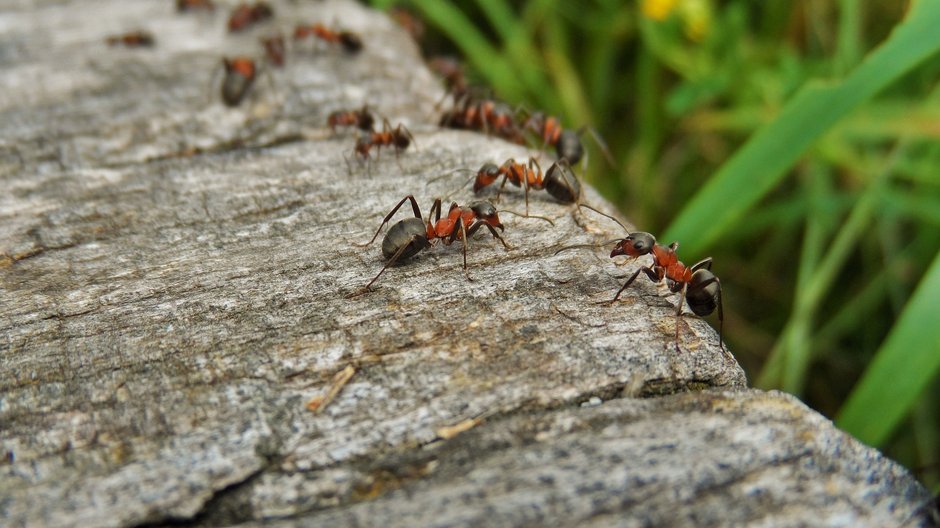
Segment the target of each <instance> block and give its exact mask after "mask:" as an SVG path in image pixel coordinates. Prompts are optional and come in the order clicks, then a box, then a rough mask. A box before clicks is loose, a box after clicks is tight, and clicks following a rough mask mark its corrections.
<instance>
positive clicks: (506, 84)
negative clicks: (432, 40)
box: [411, 0, 525, 101]
mask: <svg viewBox="0 0 940 528" xmlns="http://www.w3.org/2000/svg"><path fill="white" fill-rule="evenodd" d="M411 4H412V5H414V6H415V8H416V9H418V10H419V11H420V12H421V13H422V15H424V17H425V19H427V20H429V21H430V22H431V23H432V24H434V25H435V26H437V27H438V29H440V30H441V32H442V33H444V34H445V35H447V36H448V37H450V39H451V40H452V41H453V42H454V43H455V44H456V45H457V47H458V48H460V51H461V52H463V54H464V56H466V57H467V59H468V60H469V61H470V64H472V65H473V67H474V68H475V69H476V70H477V71H479V72H480V74H481V75H483V76H484V77H485V78H486V80H487V82H488V83H489V84H490V85H491V86H493V88H494V89H496V91H497V92H499V93H500V94H501V95H502V96H503V97H505V98H507V99H510V100H514V101H519V100H521V99H522V97H523V94H524V92H525V90H524V88H523V85H522V83H521V82H520V81H519V76H518V75H517V74H516V72H514V71H513V69H512V67H511V66H510V64H509V62H508V61H506V59H505V58H503V56H502V55H501V54H500V53H499V52H498V51H497V50H496V48H494V47H493V46H492V45H491V44H490V42H489V41H488V40H487V39H486V37H484V36H483V34H482V33H481V32H480V30H478V29H477V27H476V26H475V25H474V24H473V22H471V21H470V20H469V19H468V18H467V16H466V15H464V14H463V13H462V12H461V11H460V10H459V9H457V8H456V7H454V6H453V5H452V4H450V3H449V2H441V1H439V0H411Z"/></svg>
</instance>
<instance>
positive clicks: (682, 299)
mask: <svg viewBox="0 0 940 528" xmlns="http://www.w3.org/2000/svg"><path fill="white" fill-rule="evenodd" d="M688 289H689V285H688V284H684V285H683V286H682V291H681V292H680V293H679V306H678V308H676V352H681V350H680V349H679V323H681V322H682V305H683V304H684V303H685V295H686V293H685V292H686V290H688Z"/></svg>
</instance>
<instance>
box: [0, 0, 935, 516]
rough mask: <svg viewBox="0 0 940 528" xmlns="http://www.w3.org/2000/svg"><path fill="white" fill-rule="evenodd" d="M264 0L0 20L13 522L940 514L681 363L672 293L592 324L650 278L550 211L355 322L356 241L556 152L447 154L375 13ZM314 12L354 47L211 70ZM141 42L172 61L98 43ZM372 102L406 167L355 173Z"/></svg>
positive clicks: (0, 296)
mask: <svg viewBox="0 0 940 528" xmlns="http://www.w3.org/2000/svg"><path fill="white" fill-rule="evenodd" d="M272 5H273V8H274V11H275V16H274V18H273V19H272V20H271V21H269V22H263V23H261V24H260V25H259V26H257V28H255V29H250V30H248V31H246V32H240V33H237V34H229V33H228V32H227V31H226V29H225V25H226V24H225V22H226V18H227V15H228V13H227V12H226V10H225V9H222V8H221V7H220V8H217V9H216V10H215V11H214V12H211V13H210V12H197V13H184V14H181V13H177V12H176V11H175V10H174V6H173V3H172V2H162V3H161V2H153V1H150V0H147V1H144V0H141V1H117V0H101V1H95V2H89V1H81V2H79V1H65V2H51V3H47V2H39V1H37V2H23V3H20V4H16V5H14V6H11V7H9V8H7V9H6V10H5V11H4V12H2V13H0V60H2V62H3V64H4V67H3V68H2V69H0V87H2V89H0V116H2V118H0V179H2V182H3V186H4V188H5V190H6V192H5V193H3V194H2V195H0V286H2V289H0V328H2V335H3V337H2V339H0V358H2V362H0V454H3V455H4V456H3V461H2V462H0V475H2V478H0V511H2V513H3V518H4V524H9V525H12V526H66V525H75V526H91V525H94V526H132V525H139V524H143V523H166V522H187V523H194V524H222V523H229V524H235V523H252V522H270V521H272V520H279V522H281V523H282V524H285V525H293V524H302V525H309V524H318V525H330V524H359V525H375V524H382V525H386V526H415V525H429V524H435V525H466V524H471V523H477V524H479V523H483V524H488V525H489V524H492V525H507V526H512V525H524V524H544V525H556V526H561V525H575V524H577V525H598V526H603V525H664V524H692V523H695V524H736V523H741V524H747V523H760V522H762V523H768V524H774V525H778V524H779V525H791V524H792V525H798V524H820V523H821V524H830V525H862V524H869V525H872V526H880V525H889V524H903V523H910V524H916V523H917V522H919V520H921V519H925V518H926V517H925V516H926V515H928V514H929V509H928V507H927V506H925V504H926V501H928V500H929V496H928V493H927V491H926V490H925V489H924V488H923V487H922V486H921V485H920V484H919V483H917V482H916V480H914V479H913V478H912V477H911V476H910V475H909V474H908V473H906V472H905V471H904V470H903V469H902V468H900V467H899V466H897V465H896V464H894V463H893V462H891V461H889V460H886V459H884V458H883V457H881V456H880V455H879V454H878V453H877V452H875V451H874V450H871V449H868V448H866V447H864V446H862V445H860V444H859V443H858V442H856V441H855V440H853V439H851V438H850V437H848V436H847V435H845V434H843V433H841V432H839V431H837V430H836V429H835V428H834V427H833V426H832V424H831V423H830V422H828V421H827V420H825V419H824V418H822V417H820V416H819V415H817V414H816V413H814V412H812V411H810V410H808V409H807V408H805V407H804V406H803V405H802V404H800V403H799V402H797V401H795V400H794V399H792V398H791V397H788V396H785V395H782V394H778V393H763V392H759V391H753V390H746V388H745V387H746V380H745V377H744V373H743V371H742V370H741V368H740V367H739V366H738V365H737V364H736V363H735V362H734V360H733V358H731V357H730V356H728V355H726V354H724V353H722V352H721V351H720V350H719V347H718V341H717V336H716V333H715V332H714V331H713V330H712V329H711V327H709V326H708V324H707V323H706V322H705V321H703V320H701V319H699V318H696V317H695V316H693V315H691V314H687V315H685V316H683V317H682V319H681V323H680V327H679V329H680V333H681V338H680V342H679V343H678V346H677V344H676V343H675V342H674V340H673V335H674V332H675V328H676V327H675V325H676V319H675V316H674V312H675V305H676V303H677V302H678V299H677V296H676V295H675V294H671V293H669V292H668V290H667V289H666V288H665V287H664V286H657V285H655V284H652V283H650V282H648V281H646V280H645V279H644V280H641V281H638V282H637V283H636V284H635V285H634V286H632V287H631V289H630V290H628V291H627V292H626V293H625V295H624V296H623V298H622V300H621V301H620V302H618V303H617V304H615V305H613V306H609V307H608V306H603V305H599V304H596V301H603V300H607V299H609V298H610V297H612V296H613V293H614V292H615V291H616V290H617V288H619V286H620V285H621V284H622V282H623V280H624V277H625V276H626V275H627V274H629V273H632V271H633V270H635V269H636V267H637V266H638V265H639V264H638V263H637V262H628V263H626V264H623V263H621V265H620V266H619V267H618V265H616V264H615V262H614V261H613V260H611V259H609V258H608V257H607V253H608V252H609V249H610V248H609V247H599V248H597V249H593V250H592V249H585V250H580V251H570V252H563V253H560V254H557V255H555V254H554V253H555V251H557V250H558V249H560V248H562V247H564V246H567V245H572V244H590V243H597V242H599V241H603V240H607V239H610V238H614V237H617V236H621V233H620V228H619V227H618V226H616V225H614V224H613V223H612V222H610V221H609V220H607V219H604V218H603V217H600V216H597V215H594V214H593V213H589V212H579V211H578V210H576V209H575V208H573V207H571V206H570V205H564V204H559V203H557V202H555V201H553V200H552V199H551V198H549V197H547V196H546V195H545V194H544V193H543V192H533V193H532V194H531V196H530V210H531V212H532V214H537V215H543V216H545V217H548V218H550V219H551V220H552V221H553V222H554V225H551V224H549V223H548V222H546V221H544V220H539V219H536V218H522V217H518V216H513V215H510V214H509V213H506V212H503V213H501V218H502V220H503V223H504V224H505V226H506V229H505V233H504V235H505V239H506V241H507V242H508V243H509V244H510V245H511V246H512V249H509V250H506V249H504V248H503V247H502V246H501V245H500V244H498V243H497V242H496V241H495V240H493V239H492V238H491V237H490V236H489V235H484V236H482V237H478V238H474V239H472V240H471V242H470V249H469V252H468V262H469V265H470V268H469V273H470V274H471V276H472V277H473V279H474V280H473V281H472V282H471V281H468V280H467V278H466V277H465V275H464V272H463V267H462V256H461V251H460V244H459V243H457V244H454V245H451V246H449V247H448V246H445V245H443V244H437V245H436V246H435V247H432V248H430V249H428V250H426V251H424V252H423V253H421V254H419V255H418V256H417V257H415V258H414V259H411V260H410V261H409V262H407V263H402V264H401V265H398V266H394V267H391V268H389V269H388V270H387V271H386V272H385V273H384V275H383V276H382V277H381V278H380V279H379V281H377V282H376V283H375V285H374V286H373V287H372V288H371V290H370V291H369V292H367V293H366V294H363V295H359V296H356V297H353V298H349V296H350V294H352V293H354V292H356V291H357V290H359V289H360V288H362V287H363V286H364V285H365V284H366V283H368V282H369V280H371V278H372V277H374V276H375V275H376V274H377V273H378V272H379V270H380V269H381V268H382V266H383V264H384V263H385V260H384V258H383V257H382V254H381V251H380V248H379V243H375V244H373V245H372V246H370V247H368V248H360V247H358V246H356V244H357V243H358V244H361V243H364V242H366V241H368V239H369V237H371V236H372V234H373V233H374V232H375V230H376V228H377V227H378V225H379V223H380V222H381V219H382V217H383V216H384V215H385V214H386V213H387V212H388V211H389V209H390V208H391V207H392V206H393V205H395V204H396V203H397V202H398V201H399V200H401V198H402V197H404V196H405V195H406V194H414V195H415V196H416V198H417V200H418V202H419V204H420V206H421V208H422V211H423V212H425V213H427V212H428V208H429V207H430V205H431V203H432V201H433V199H434V198H435V197H445V198H446V200H445V202H446V201H447V200H449V199H453V200H456V201H459V202H460V203H466V202H469V201H472V200H474V199H476V197H475V196H474V195H473V194H472V192H471V191H470V190H469V189H468V188H466V187H461V186H462V185H463V184H464V183H465V182H466V175H465V174H462V173H459V174H458V173H454V172H453V171H455V170H456V169H470V170H476V169H477V168H479V167H480V166H481V165H482V164H483V163H485V162H496V163H500V162H502V161H504V160H505V159H507V158H510V157H514V158H516V159H525V158H526V157H527V156H530V155H540V156H541V158H540V159H541V160H543V165H546V164H547V163H548V162H547V161H546V160H548V155H547V154H538V153H537V152H536V151H532V150H528V149H525V148H523V147H519V146H516V145H511V144H508V143H505V142H503V141H501V140H498V139H495V138H492V137H488V136H487V135H485V134H478V133H472V132H462V131H450V130H439V129H438V128H437V127H436V126H435V124H436V120H437V113H438V111H437V110H436V108H435V103H437V101H439V100H440V99H441V97H442V95H443V93H442V89H441V88H440V86H439V84H438V82H437V81H436V80H435V79H434V78H433V77H432V76H431V74H430V73H429V72H428V71H427V69H426V68H425V67H424V66H423V64H422V62H421V59H420V57H419V55H418V53H417V50H416V47H415V46H414V44H413V43H412V42H410V41H409V40H408V38H407V37H406V36H405V35H404V33H403V32H402V31H401V30H400V29H398V28H397V27H395V26H394V25H393V24H392V23H391V22H390V21H388V20H387V19H386V18H385V17H384V16H383V15H381V14H380V13H377V12H374V11H370V10H367V9H365V8H363V7H361V6H359V5H358V4H356V3H354V2H351V1H327V2H314V3H294V2H283V3H272ZM299 21H307V22H321V23H324V24H327V25H330V24H333V23H334V22H336V23H338V24H340V25H342V26H343V28H345V29H348V30H351V31H355V32H357V33H359V34H360V35H361V36H362V38H363V42H364V48H363V50H362V52H361V53H359V54H356V55H350V54H348V53H345V52H343V51H342V50H339V49H334V48H332V47H330V46H328V45H322V46H319V47H318V48H317V49H313V48H312V47H304V46H294V47H292V49H291V50H290V51H289V52H288V56H287V64H286V66H285V68H284V69H274V68H270V67H268V68H266V73H263V74H262V75H261V76H260V77H259V79H258V80H257V81H256V82H255V83H254V85H253V86H252V88H251V91H250V93H249V94H248V96H247V97H246V99H245V100H244V101H243V102H242V104H240V105H239V106H237V107H234V108H229V107H227V106H225V105H224V104H222V102H221V100H220V95H219V90H220V83H221V77H220V73H219V72H220V70H221V64H222V62H221V61H222V57H223V56H235V55H244V54H248V55H252V56H256V57H259V58H260V56H261V48H260V46H259V44H258V39H259V38H260V37H262V36H264V35H267V34H270V33H271V32H273V31H275V30H280V31H282V32H284V33H285V34H289V33H290V31H291V29H292V27H293V24H295V23H297V22H299ZM135 29H145V30H148V31H150V32H151V33H152V34H153V35H154V39H155V45H154V47H152V48H141V49H136V48H123V47H110V46H108V45H107V43H106V40H105V39H106V37H107V36H109V35H114V34H119V33H122V32H126V31H130V30H135ZM363 104H369V105H370V106H371V107H372V108H374V109H375V110H376V111H377V112H379V113H380V114H381V115H382V116H385V117H387V118H388V119H389V121H390V123H391V124H392V125H397V124H398V123H404V124H405V125H406V126H407V127H408V128H409V129H410V131H411V132H412V133H413V135H414V138H415V143H416V144H415V145H413V146H412V147H409V148H408V149H407V150H405V151H403V152H400V153H399V154H398V155H396V154H395V152H394V151H393V150H388V149H386V150H383V151H381V152H380V153H379V154H378V155H377V156H375V157H374V158H373V159H372V160H370V161H369V162H362V161H361V160H358V159H357V158H356V157H355V156H354V154H353V146H354V144H355V141H356V133H355V132H350V131H343V130H341V131H338V132H337V133H336V134H334V133H332V132H331V131H330V130H329V128H328V127H327V126H326V117H327V115H328V114H329V113H330V112H332V111H335V110H339V109H354V108H359V107H361V106H362V105H363ZM442 176H443V177H442ZM435 178H438V179H436V180H434V179H435ZM432 180H433V181H432ZM585 192H586V200H587V201H588V202H589V203H591V204H594V205H596V206H598V207H600V208H602V209H603V210H606V211H608V212H612V210H611V209H610V208H609V206H608V205H606V204H605V203H604V202H603V201H602V200H601V198H600V197H599V196H598V195H597V193H596V192H595V191H593V190H592V189H590V188H587V189H586V191H585ZM486 196H487V197H489V198H493V194H492V193H490V194H488V195H486ZM497 205H498V207H499V208H500V209H501V210H504V211H505V210H516V211H522V210H523V209H524V203H523V200H522V193H521V192H519V190H518V189H515V188H510V189H508V190H507V191H505V192H504V193H503V195H502V198H501V200H500V202H499V203H498V204H497ZM410 214H411V212H410V207H408V206H405V208H403V210H402V211H401V212H400V213H399V214H398V216H396V218H395V220H396V221H397V220H398V219H402V218H406V217H407V216H408V215H410ZM715 271H716V272H717V273H718V274H719V275H720V273H721V270H720V263H718V264H717V265H716V268H715ZM328 523H329V524H328Z"/></svg>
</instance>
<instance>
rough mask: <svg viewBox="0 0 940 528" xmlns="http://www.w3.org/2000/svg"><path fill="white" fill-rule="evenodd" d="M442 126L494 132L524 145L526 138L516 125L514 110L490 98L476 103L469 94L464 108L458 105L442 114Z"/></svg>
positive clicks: (465, 99) (465, 98)
mask: <svg viewBox="0 0 940 528" xmlns="http://www.w3.org/2000/svg"><path fill="white" fill-rule="evenodd" d="M440 126H442V127H447V128H456V129H464V130H480V131H483V132H486V133H487V134H489V133H490V132H492V133H493V134H495V135H496V136H498V137H501V138H503V139H505V140H507V141H511V142H513V143H516V144H519V145H522V144H525V138H524V137H523V135H522V133H521V132H520V130H519V128H518V127H517V126H516V122H515V119H514V118H513V112H512V110H510V108H509V107H508V106H507V105H506V104H504V103H499V102H496V101H491V100H489V99H484V100H482V101H478V102H476V103H473V102H471V100H470V97H469V96H465V97H464V105H463V108H461V109H457V108H456V107H455V108H454V109H453V110H451V111H449V112H445V113H444V115H443V116H441V121H440Z"/></svg>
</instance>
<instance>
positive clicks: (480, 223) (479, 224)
mask: <svg viewBox="0 0 940 528" xmlns="http://www.w3.org/2000/svg"><path fill="white" fill-rule="evenodd" d="M481 227H486V228H487V229H489V231H490V233H491V234H492V235H493V238H495V239H497V240H499V241H500V242H502V244H503V247H504V248H506V249H507V250H509V249H512V246H510V245H509V244H508V243H507V242H506V240H505V239H503V237H502V236H500V234H499V232H497V231H496V228H494V227H493V226H491V225H490V224H487V223H486V222H484V221H483V220H478V221H477V222H476V223H474V224H473V225H472V226H470V229H468V230H467V236H471V237H472V236H473V235H474V233H476V232H477V230H479V229H480V228H481Z"/></svg>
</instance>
